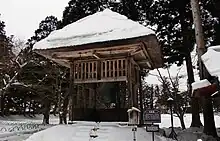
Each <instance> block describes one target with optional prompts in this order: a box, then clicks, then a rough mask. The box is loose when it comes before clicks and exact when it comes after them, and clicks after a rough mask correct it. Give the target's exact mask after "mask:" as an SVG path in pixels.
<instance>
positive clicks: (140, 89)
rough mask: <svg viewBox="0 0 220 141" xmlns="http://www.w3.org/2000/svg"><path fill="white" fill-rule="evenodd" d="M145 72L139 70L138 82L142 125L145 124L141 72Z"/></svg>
mask: <svg viewBox="0 0 220 141" xmlns="http://www.w3.org/2000/svg"><path fill="white" fill-rule="evenodd" d="M142 71H143V70H142V69H141V70H138V81H139V100H140V111H141V113H140V124H144V119H143V117H144V109H143V87H142V80H141V72H142Z"/></svg>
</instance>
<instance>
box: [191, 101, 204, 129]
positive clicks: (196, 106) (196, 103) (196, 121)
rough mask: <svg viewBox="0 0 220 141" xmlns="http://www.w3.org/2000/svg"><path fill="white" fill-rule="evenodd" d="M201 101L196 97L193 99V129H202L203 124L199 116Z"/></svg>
mask: <svg viewBox="0 0 220 141" xmlns="http://www.w3.org/2000/svg"><path fill="white" fill-rule="evenodd" d="M199 107H200V106H199V99H198V98H196V97H192V98H191V110H192V122H191V127H201V126H202V123H201V120H200V115H199V109H200V108H199Z"/></svg>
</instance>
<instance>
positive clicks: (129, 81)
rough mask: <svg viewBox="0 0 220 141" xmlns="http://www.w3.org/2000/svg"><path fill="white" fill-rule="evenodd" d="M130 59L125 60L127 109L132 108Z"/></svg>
mask: <svg viewBox="0 0 220 141" xmlns="http://www.w3.org/2000/svg"><path fill="white" fill-rule="evenodd" d="M131 67H132V66H131V57H130V56H129V57H128V58H127V89H128V107H131V106H134V101H133V99H134V96H133V86H132V80H131V79H132V76H131Z"/></svg>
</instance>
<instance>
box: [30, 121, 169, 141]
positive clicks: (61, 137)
mask: <svg viewBox="0 0 220 141" xmlns="http://www.w3.org/2000/svg"><path fill="white" fill-rule="evenodd" d="M95 126H96V124H95V123H92V122H79V123H78V122H77V123H76V124H74V125H58V126H55V127H52V128H49V129H46V130H44V131H40V132H38V133H35V134H33V135H32V136H30V137H29V138H28V139H27V140H26V141H53V140H56V141H133V133H132V131H131V128H132V127H128V126H119V125H118V123H101V124H100V126H99V129H98V131H97V132H96V135H98V137H97V138H94V139H91V138H90V131H91V129H92V128H94V127H95ZM151 136H152V135H151V134H150V133H147V132H146V131H145V129H144V128H138V130H137V133H136V140H137V141H146V140H147V141H151ZM166 140H167V139H165V138H163V137H159V136H156V137H155V141H166Z"/></svg>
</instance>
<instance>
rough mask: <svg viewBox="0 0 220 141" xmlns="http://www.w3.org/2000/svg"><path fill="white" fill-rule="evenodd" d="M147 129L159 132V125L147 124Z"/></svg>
mask: <svg viewBox="0 0 220 141" xmlns="http://www.w3.org/2000/svg"><path fill="white" fill-rule="evenodd" d="M146 131H147V132H159V125H154V124H147V126H146Z"/></svg>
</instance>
